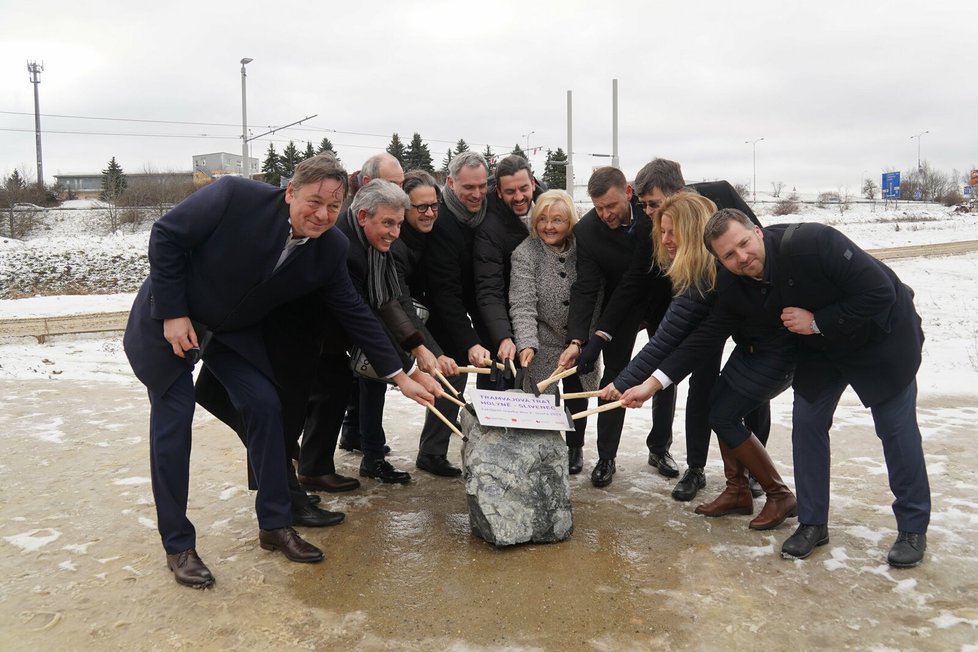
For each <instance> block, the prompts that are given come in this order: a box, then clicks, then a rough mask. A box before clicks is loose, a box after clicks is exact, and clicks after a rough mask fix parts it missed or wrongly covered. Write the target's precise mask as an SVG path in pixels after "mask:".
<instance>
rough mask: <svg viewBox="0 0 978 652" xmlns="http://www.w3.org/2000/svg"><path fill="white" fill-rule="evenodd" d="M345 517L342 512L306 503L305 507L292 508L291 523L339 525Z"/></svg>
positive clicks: (316, 525)
mask: <svg viewBox="0 0 978 652" xmlns="http://www.w3.org/2000/svg"><path fill="white" fill-rule="evenodd" d="M345 518H346V514H344V513H343V512H331V511H329V510H328V509H322V508H320V507H316V506H315V505H313V504H308V505H306V506H305V507H300V508H299V509H293V510H292V524H293V525H302V526H304V527H327V526H330V525H339V524H340V523H342V522H343V519H345Z"/></svg>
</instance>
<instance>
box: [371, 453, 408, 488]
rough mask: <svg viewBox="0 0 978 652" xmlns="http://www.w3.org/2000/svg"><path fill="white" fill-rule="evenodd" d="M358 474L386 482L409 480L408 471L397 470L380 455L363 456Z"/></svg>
mask: <svg viewBox="0 0 978 652" xmlns="http://www.w3.org/2000/svg"><path fill="white" fill-rule="evenodd" d="M360 475H361V476H363V477H365V478H373V479H375V480H380V481H381V482H386V483H388V484H394V483H397V484H407V483H408V482H410V481H411V474H410V473H407V472H406V471H398V470H397V469H395V468H394V467H393V466H391V463H390V462H388V461H387V460H385V459H384V458H382V457H381V458H378V459H370V458H366V457H365V458H363V461H362V462H360Z"/></svg>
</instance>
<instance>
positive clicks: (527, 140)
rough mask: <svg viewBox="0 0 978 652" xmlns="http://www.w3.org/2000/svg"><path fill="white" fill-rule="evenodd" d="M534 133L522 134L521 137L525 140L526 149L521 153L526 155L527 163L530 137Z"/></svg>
mask: <svg viewBox="0 0 978 652" xmlns="http://www.w3.org/2000/svg"><path fill="white" fill-rule="evenodd" d="M535 133H536V132H535V131H531V132H530V133H528V134H523V137H524V138H526V149H525V150H524V151H523V153H524V154H526V160H528V161H529V160H530V136H532V135H533V134H535Z"/></svg>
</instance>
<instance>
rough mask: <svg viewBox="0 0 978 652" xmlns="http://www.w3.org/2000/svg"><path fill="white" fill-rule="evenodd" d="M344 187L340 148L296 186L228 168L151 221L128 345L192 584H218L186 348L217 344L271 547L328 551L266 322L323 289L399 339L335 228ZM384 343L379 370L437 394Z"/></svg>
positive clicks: (162, 508)
mask: <svg viewBox="0 0 978 652" xmlns="http://www.w3.org/2000/svg"><path fill="white" fill-rule="evenodd" d="M346 190H347V175H346V171H345V170H343V168H342V167H340V165H339V164H338V162H337V161H336V159H335V158H334V157H332V156H331V155H320V156H316V157H313V158H311V159H307V160H306V161H303V162H302V163H301V164H299V166H298V167H297V168H296V171H295V176H294V177H293V179H292V181H290V182H289V184H288V187H287V188H286V189H285V190H282V189H279V188H275V187H273V186H269V185H267V184H264V183H259V182H255V181H251V180H247V179H242V178H236V177H226V178H224V179H222V180H220V181H218V182H216V183H214V184H212V185H210V186H208V187H206V188H203V189H201V190H200V191H198V192H197V193H195V194H193V195H191V196H190V197H189V198H188V199H187V200H185V201H184V202H182V203H181V204H179V205H178V206H176V207H175V208H174V209H173V210H171V211H170V212H169V213H167V214H166V215H164V216H163V217H162V218H161V219H160V220H159V221H158V222H157V223H156V224H155V225H154V226H153V230H152V233H151V235H150V242H149V262H150V274H149V277H148V278H147V279H146V281H145V282H144V283H143V285H142V287H141V288H140V290H139V292H138V293H137V295H136V300H135V302H134V303H133V307H132V311H131V313H130V315H129V324H128V326H127V327H126V334H125V340H124V342H125V350H126V355H127V356H128V358H129V362H130V364H131V365H132V368H133V371H134V372H135V374H136V376H137V377H138V378H139V380H140V381H142V382H143V384H145V385H146V387H147V388H148V391H149V399H150V406H151V408H150V463H151V475H152V482H153V496H154V499H155V501H156V512H157V521H158V528H159V531H160V536H161V538H162V540H163V547H164V549H165V550H166V554H167V566H168V567H169V568H170V570H172V571H173V573H174V576H175V579H176V580H177V582H179V583H181V584H184V585H188V586H193V587H196V588H204V587H207V586H211V585H212V584H213V583H214V576H213V575H212V574H211V572H210V570H209V569H208V568H207V566H206V565H204V563H203V561H201V559H200V557H199V556H198V554H197V552H196V532H195V530H194V526H193V524H192V523H191V522H190V521H189V519H188V518H187V494H188V485H189V472H190V448H191V422H192V420H193V414H194V389H193V379H192V369H193V364H192V363H191V362H190V361H189V360H188V357H187V352H190V351H194V350H195V349H196V350H198V351H199V349H200V348H201V342H207V344H206V348H205V350H204V351H203V357H202V360H203V363H204V365H205V366H206V367H207V368H208V369H209V370H210V371H211V372H212V373H213V374H214V376H216V377H217V379H218V380H219V381H220V382H221V384H222V385H224V387H225V388H226V389H227V392H228V394H229V396H230V398H231V401H232V403H233V404H234V407H235V408H236V409H237V410H238V411H239V412H240V413H241V415H242V417H243V419H244V423H245V431H246V432H245V434H246V440H247V446H248V453H249V456H250V460H251V464H252V470H253V471H254V475H255V478H256V480H257V484H258V495H257V498H256V501H255V511H256V512H257V515H258V525H259V528H260V529H259V543H260V545H261V547H262V548H264V549H266V550H281V551H282V552H283V553H284V554H285V556H286V557H287V558H288V559H289V560H291V561H297V562H318V561H321V560H322V559H323V553H322V551H321V550H319V548H317V547H315V546H313V545H312V544H309V543H307V542H306V541H304V540H303V539H302V538H301V537H299V535H298V534H297V533H296V532H295V530H293V529H292V527H291V526H292V514H291V498H290V494H289V487H288V480H287V476H286V469H287V468H288V467H287V458H286V448H285V439H284V437H283V423H282V409H281V403H280V399H279V397H278V394H277V392H276V388H275V383H274V381H273V380H272V379H273V378H274V373H273V372H272V367H271V364H270V361H269V356H268V352H267V350H266V347H265V343H264V341H263V338H262V331H261V323H262V320H263V319H264V318H265V317H266V316H267V315H268V313H269V312H270V311H271V310H272V309H274V308H275V307H277V306H280V305H282V304H285V303H287V302H289V301H291V300H293V299H296V298H298V297H302V296H306V295H310V294H315V295H317V296H319V297H320V298H321V299H322V301H323V302H324V304H325V305H326V307H327V308H328V309H329V310H330V311H331V312H332V313H333V314H335V315H336V316H337V317H338V318H339V319H340V321H341V322H342V323H343V324H344V326H345V327H346V328H347V330H348V331H352V332H356V333H357V334H358V336H362V337H365V338H369V339H371V340H374V341H377V342H386V341H387V339H386V336H385V334H384V331H383V329H382V328H381V326H380V324H379V323H378V322H377V320H376V319H375V318H374V316H373V315H372V313H371V312H370V309H369V308H368V307H367V306H366V305H365V304H364V303H363V302H362V301H361V299H360V297H359V295H358V294H357V292H356V290H354V288H353V286H352V284H351V282H350V278H349V275H348V274H347V271H346V250H347V246H348V241H347V239H346V237H345V236H343V235H342V234H341V233H339V232H338V231H336V230H332V228H331V227H332V226H333V225H334V224H335V222H336V217H337V214H338V212H339V208H340V205H341V204H342V202H343V198H344V196H345V195H346ZM358 339H359V337H358ZM382 350H383V351H385V353H386V355H381V356H372V357H371V361H372V362H373V364H374V366H375V368H376V369H377V370H378V373H380V374H382V375H384V376H386V377H389V378H391V379H392V380H393V381H394V382H395V383H396V384H397V385H398V386H399V387H400V388H401V391H402V392H403V393H404V394H405V395H406V396H408V397H409V398H411V399H413V400H415V401H417V402H419V403H422V404H430V403H432V402H433V401H434V396H433V395H432V394H430V393H429V392H428V391H427V390H426V389H425V388H424V387H422V386H421V385H420V384H419V383H417V382H416V381H415V380H413V379H412V378H411V377H409V376H407V374H405V373H404V371H403V370H402V368H401V361H400V358H399V357H398V356H397V354H396V353H395V352H394V350H393V348H392V347H391V346H390V345H389V344H386V345H385V346H384V348H383V349H382ZM375 358H376V359H375ZM191 359H192V358H191Z"/></svg>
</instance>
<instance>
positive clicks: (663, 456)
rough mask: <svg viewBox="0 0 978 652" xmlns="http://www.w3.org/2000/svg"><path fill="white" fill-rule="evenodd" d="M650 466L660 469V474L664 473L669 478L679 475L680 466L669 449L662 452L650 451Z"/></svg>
mask: <svg viewBox="0 0 978 652" xmlns="http://www.w3.org/2000/svg"><path fill="white" fill-rule="evenodd" d="M649 466H654V467H655V468H657V469H658V470H659V474H660V475H664V476H666V477H667V478H678V477H679V467H678V466H676V460H674V459H672V455H671V454H670V453H669V451H665V452H662V453H653V452H652V451H649Z"/></svg>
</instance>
